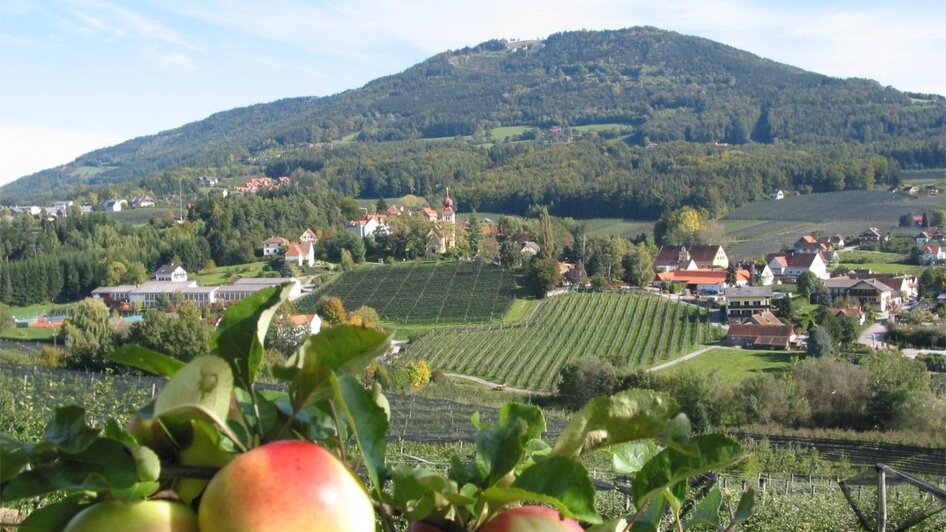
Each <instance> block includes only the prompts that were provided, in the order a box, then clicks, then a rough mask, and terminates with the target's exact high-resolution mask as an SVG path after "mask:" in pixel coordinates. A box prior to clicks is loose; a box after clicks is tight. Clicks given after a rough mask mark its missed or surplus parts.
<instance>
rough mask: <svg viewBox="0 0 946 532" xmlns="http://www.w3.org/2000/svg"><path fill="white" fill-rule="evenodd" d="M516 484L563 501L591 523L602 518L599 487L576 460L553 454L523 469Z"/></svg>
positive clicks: (577, 517)
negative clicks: (597, 507)
mask: <svg viewBox="0 0 946 532" xmlns="http://www.w3.org/2000/svg"><path fill="white" fill-rule="evenodd" d="M512 487H513V488H518V489H521V490H524V491H527V492H530V493H538V494H541V495H545V496H549V497H553V498H554V499H555V500H557V501H561V504H562V505H564V509H565V510H567V512H568V514H569V517H575V518H576V519H581V520H582V521H587V522H589V523H599V522H601V518H600V517H598V514H597V513H596V512H595V487H594V485H593V484H592V483H591V479H590V478H588V471H587V470H586V469H585V467H584V466H583V465H581V464H580V463H578V462H576V461H574V460H570V459H568V458H563V457H561V456H553V457H552V458H549V459H547V460H542V461H541V462H537V463H536V464H535V465H534V466H532V467H530V468H528V469H526V470H525V471H523V472H522V474H521V475H519V478H517V479H516V481H515V482H513V483H512ZM559 509H560V510H562V509H561V508H559ZM563 513H564V510H563Z"/></svg>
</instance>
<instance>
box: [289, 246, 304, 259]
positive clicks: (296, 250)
mask: <svg viewBox="0 0 946 532" xmlns="http://www.w3.org/2000/svg"><path fill="white" fill-rule="evenodd" d="M303 255H305V253H304V252H303V251H302V247H301V245H300V244H293V245H291V246H289V249H287V250H286V257H287V258H288V257H299V256H303Z"/></svg>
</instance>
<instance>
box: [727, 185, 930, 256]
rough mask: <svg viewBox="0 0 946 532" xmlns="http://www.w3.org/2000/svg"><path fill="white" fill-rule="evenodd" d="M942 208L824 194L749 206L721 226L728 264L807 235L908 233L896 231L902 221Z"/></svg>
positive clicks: (879, 194)
mask: <svg viewBox="0 0 946 532" xmlns="http://www.w3.org/2000/svg"><path fill="white" fill-rule="evenodd" d="M942 202H943V199H942V197H940V198H935V197H929V196H918V197H908V196H904V195H903V194H893V193H890V192H886V191H880V190H848V191H844V192H824V193H819V194H807V195H803V196H791V197H787V198H785V199H784V200H780V201H757V202H753V203H749V204H746V205H743V206H742V207H739V208H738V209H733V210H732V211H730V212H729V213H728V214H727V215H726V216H724V217H723V218H722V220H721V221H722V222H723V224H724V225H725V228H726V236H727V237H728V238H729V239H730V240H731V241H732V243H731V244H729V245H727V247H726V251H727V253H728V254H729V256H730V258H736V259H741V258H747V257H748V258H754V257H758V256H761V255H765V254H766V253H770V252H775V251H778V250H779V249H780V248H781V247H783V246H789V245H791V244H793V243H794V242H795V241H796V240H798V238H799V237H801V236H802V235H805V234H811V233H821V234H825V235H830V234H842V235H845V236H849V237H853V236H857V235H859V234H860V233H861V232H863V231H864V229H866V228H867V227H879V228H880V229H884V230H887V231H895V232H907V233H912V232H914V231H913V229H911V228H900V227H899V218H900V215H902V214H906V213H908V212H915V211H917V210H922V209H924V208H930V207H932V206H935V205H942Z"/></svg>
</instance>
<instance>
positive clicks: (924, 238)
mask: <svg viewBox="0 0 946 532" xmlns="http://www.w3.org/2000/svg"><path fill="white" fill-rule="evenodd" d="M914 239H915V240H916V245H918V246H919V245H921V244H929V243H930V242H942V241H943V240H944V239H946V235H943V233H941V232H940V231H939V230H938V229H930V230H929V231H922V232H921V233H920V234H918V235H916V236H915V237H914Z"/></svg>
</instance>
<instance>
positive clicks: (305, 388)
mask: <svg viewBox="0 0 946 532" xmlns="http://www.w3.org/2000/svg"><path fill="white" fill-rule="evenodd" d="M390 343H391V335H389V334H387V333H385V332H384V331H379V330H376V329H368V328H363V327H359V326H356V325H337V326H335V327H329V328H327V329H323V330H322V331H321V332H319V334H317V335H315V336H310V337H309V338H308V340H306V342H305V343H304V344H303V345H302V348H300V349H299V351H298V352H296V353H295V354H294V355H293V356H292V357H290V358H289V361H288V363H287V365H286V366H282V367H279V366H277V367H274V368H273V373H274V374H275V375H276V376H277V377H279V378H281V379H283V380H289V381H291V384H290V386H289V399H290V401H291V402H292V405H293V408H294V409H295V410H300V409H302V407H304V406H305V405H306V404H308V403H311V402H317V401H320V400H324V399H327V398H328V397H329V396H330V395H331V388H330V387H328V385H327V384H328V380H329V376H330V375H332V374H333V373H334V372H338V371H342V372H345V373H349V374H356V373H359V372H360V371H361V370H362V369H363V367H364V365H365V364H367V363H368V362H370V361H371V360H372V359H374V358H375V357H377V356H378V355H380V354H382V353H384V352H385V351H387V349H388V345H389V344H390Z"/></svg>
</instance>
